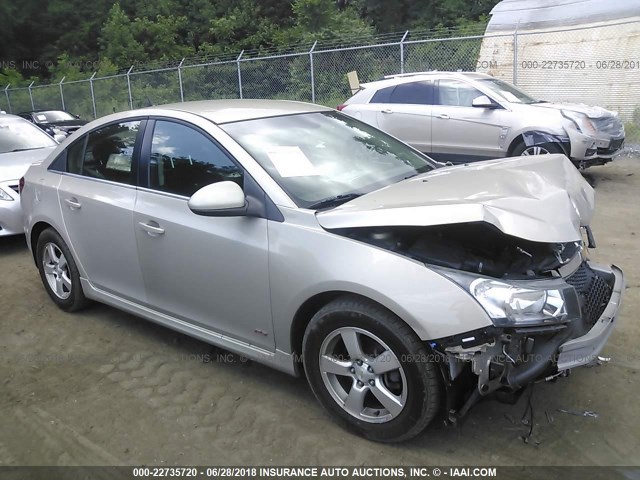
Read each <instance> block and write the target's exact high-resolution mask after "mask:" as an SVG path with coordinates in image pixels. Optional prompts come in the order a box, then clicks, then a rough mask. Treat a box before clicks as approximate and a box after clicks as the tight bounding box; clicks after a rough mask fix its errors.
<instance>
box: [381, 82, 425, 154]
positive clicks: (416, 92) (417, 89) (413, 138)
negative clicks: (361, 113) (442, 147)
mask: <svg viewBox="0 0 640 480" xmlns="http://www.w3.org/2000/svg"><path fill="white" fill-rule="evenodd" d="M432 99H433V86H432V82H431V81H419V82H409V83H401V84H400V85H395V86H393V87H387V88H383V89H381V90H379V91H378V92H376V94H375V95H374V96H373V97H372V99H371V101H370V105H375V106H377V107H378V108H377V112H376V117H377V124H378V125H377V126H378V128H380V129H381V130H384V131H385V132H387V133H389V134H391V135H393V136H394V137H396V138H399V139H400V140H402V141H403V142H406V143H408V144H409V145H411V146H412V147H413V148H415V149H417V150H420V151H421V152H430V151H431V103H432Z"/></svg>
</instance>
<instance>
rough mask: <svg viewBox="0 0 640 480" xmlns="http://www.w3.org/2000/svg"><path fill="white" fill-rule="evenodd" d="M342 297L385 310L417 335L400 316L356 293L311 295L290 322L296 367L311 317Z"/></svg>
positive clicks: (328, 292) (335, 292)
mask: <svg viewBox="0 0 640 480" xmlns="http://www.w3.org/2000/svg"><path fill="white" fill-rule="evenodd" d="M343 296H350V297H356V298H359V299H361V300H365V301H367V302H370V303H372V304H374V305H376V306H377V307H379V308H382V309H384V310H387V311H388V312H389V313H391V314H392V315H394V316H396V317H398V318H399V319H400V320H401V321H402V322H404V323H405V324H406V325H407V326H408V327H409V328H410V329H411V330H412V331H413V332H414V333H416V335H417V332H415V329H414V328H413V327H412V326H411V325H410V324H409V323H408V322H407V321H405V320H404V319H403V318H402V317H401V316H399V315H398V314H397V313H395V312H394V311H392V310H391V309H389V308H388V307H386V306H385V305H383V304H381V303H380V302H377V301H375V300H373V299H372V298H370V297H367V296H365V295H361V294H358V293H354V292H349V291H345V290H333V291H327V292H322V293H318V294H316V295H313V296H312V297H310V298H308V299H307V300H306V301H305V302H304V303H303V304H302V305H300V307H299V308H298V310H297V311H296V313H295V315H294V317H293V321H292V322H291V330H290V342H291V354H292V356H293V359H294V362H295V363H296V365H298V366H299V365H300V364H301V363H302V340H303V338H304V334H305V331H306V330H307V326H308V325H309V322H310V321H311V319H312V318H313V316H314V315H315V314H316V313H317V312H318V311H319V310H320V309H321V308H322V307H324V306H325V305H327V304H328V303H330V302H332V301H333V300H335V299H337V298H340V297H343Z"/></svg>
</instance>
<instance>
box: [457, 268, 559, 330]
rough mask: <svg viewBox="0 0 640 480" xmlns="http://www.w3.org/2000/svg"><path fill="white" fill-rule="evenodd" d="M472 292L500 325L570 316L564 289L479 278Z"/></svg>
mask: <svg viewBox="0 0 640 480" xmlns="http://www.w3.org/2000/svg"><path fill="white" fill-rule="evenodd" d="M469 293H471V295H473V297H474V298H475V299H476V300H477V301H478V302H479V303H480V305H482V307H483V308H484V309H485V310H486V312H487V313H488V314H489V316H490V317H491V319H492V321H493V323H494V324H495V325H496V326H499V327H507V326H522V325H540V324H545V323H562V322H564V321H565V320H566V319H567V316H568V313H567V302H566V301H565V298H564V293H563V290H561V289H558V288H553V289H539V290H538V289H532V288H524V287H518V286H515V285H510V284H508V283H503V282H499V281H496V280H491V279H485V278H479V279H476V280H474V281H473V282H471V285H469Z"/></svg>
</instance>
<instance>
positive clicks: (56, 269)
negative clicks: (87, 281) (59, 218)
mask: <svg viewBox="0 0 640 480" xmlns="http://www.w3.org/2000/svg"><path fill="white" fill-rule="evenodd" d="M36 259H37V262H38V270H39V271H40V278H41V279H42V283H43V284H44V288H45V289H46V290H47V293H48V294H49V296H50V297H51V299H52V300H53V301H54V302H55V304H56V305H58V307H60V308H61V309H62V310H66V311H67V312H74V311H77V310H80V309H81V308H83V307H85V306H86V305H87V304H88V300H87V299H86V297H85V296H84V293H83V291H82V286H81V285H80V274H79V273H78V267H77V266H76V262H75V261H74V259H73V257H72V256H71V252H70V251H69V247H67V244H66V243H65V242H64V240H62V237H60V235H59V234H58V232H56V231H55V230H53V229H52V228H48V229H46V230H45V231H43V232H42V233H41V234H40V236H39V237H38V243H37V247H36Z"/></svg>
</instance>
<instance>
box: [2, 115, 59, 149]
mask: <svg viewBox="0 0 640 480" xmlns="http://www.w3.org/2000/svg"><path fill="white" fill-rule="evenodd" d="M56 145H57V143H56V142H55V141H54V140H53V138H51V137H50V136H49V135H47V134H46V133H44V132H43V131H42V130H40V129H39V128H38V127H36V126H34V125H31V124H30V123H29V122H27V121H26V120H23V119H21V118H0V153H8V152H19V151H22V150H33V149H35V148H44V147H54V146H56Z"/></svg>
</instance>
